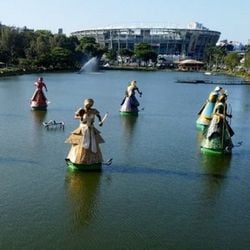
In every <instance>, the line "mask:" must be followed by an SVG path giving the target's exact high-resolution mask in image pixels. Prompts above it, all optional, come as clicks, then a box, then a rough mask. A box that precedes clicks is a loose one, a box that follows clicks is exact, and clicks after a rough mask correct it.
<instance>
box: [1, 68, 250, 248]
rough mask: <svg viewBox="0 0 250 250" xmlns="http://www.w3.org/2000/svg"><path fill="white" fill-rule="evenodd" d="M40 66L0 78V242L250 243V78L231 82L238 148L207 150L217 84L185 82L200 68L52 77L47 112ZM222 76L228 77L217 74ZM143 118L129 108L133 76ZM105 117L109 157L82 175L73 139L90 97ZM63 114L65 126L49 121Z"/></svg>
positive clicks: (92, 244) (83, 245) (183, 245)
mask: <svg viewBox="0 0 250 250" xmlns="http://www.w3.org/2000/svg"><path fill="white" fill-rule="evenodd" d="M37 77H38V75H23V76H15V77H8V78H0V99H1V105H0V119H1V122H0V146H1V149H0V171H1V174H0V249H1V250H2V249H4V250H5V249H18V250H19V249H249V247H250V240H249V234H250V213H249V209H250V198H249V190H250V182H249V179H250V167H249V166H250V131H249V124H250V86H246V85H244V86H236V85H230V86H226V88H227V90H228V92H229V97H228V101H229V103H230V104H231V106H232V113H233V118H232V121H231V126H232V128H233V129H234V131H235V135H234V137H233V142H234V143H237V142H238V141H243V144H242V146H241V147H238V148H234V149H233V153H232V156H231V157H228V156H217V155H215V156H214V155H212V156H209V155H203V154H201V152H200V148H199V145H200V140H201V137H202V134H201V133H200V132H198V131H197V129H196V119H197V112H198V111H199V109H200V107H201V105H202V104H203V102H204V101H205V99H206V98H207V96H208V94H209V92H210V91H211V90H212V89H213V88H214V87H215V86H214V85H212V84H180V83H176V80H178V79H187V78H188V79H203V78H204V79H207V78H208V76H205V75H203V74H201V73H177V72H125V71H107V72H98V73H82V74H74V73H67V74H44V75H43V77H44V79H45V82H46V84H47V87H48V93H46V95H47V97H48V99H49V101H50V104H49V106H48V111H47V112H45V113H44V112H34V111H31V110H30V107H29V99H30V97H31V96H32V94H33V91H34V86H33V82H34V81H35V80H36V78H37ZM209 77H210V78H212V79H213V80H214V79H216V80H217V81H222V82H224V81H232V78H231V77H225V76H209ZM133 79H135V80H137V83H138V86H139V88H140V90H141V91H142V92H143V95H142V98H138V100H139V101H140V103H141V106H140V107H141V112H140V113H139V116H138V117H127V116H120V115H119V109H120V103H121V100H122V98H123V95H124V91H125V88H126V86H127V84H128V82H129V81H130V80H133ZM89 97H90V98H93V99H94V100H95V107H96V108H97V109H98V110H99V111H100V112H101V114H102V115H104V114H105V113H106V112H108V118H107V120H106V121H105V124H104V125H103V127H101V128H98V129H100V131H101V132H102V136H103V138H104V139H105V141H106V143H105V144H102V145H101V149H102V152H103V156H104V159H105V160H108V159H109V158H113V164H112V165H111V166H104V167H103V171H102V172H101V173H80V172H73V171H70V170H69V169H67V168H66V164H65V161H64V158H65V157H66V155H67V153H68V151H69V145H68V144H64V140H65V139H66V138H67V136H68V135H69V133H70V132H71V131H72V130H73V129H74V128H76V127H77V125H78V121H76V120H75V119H74V112H75V111H76V109H77V108H78V107H80V106H81V105H82V102H83V100H84V99H85V98H89ZM49 120H56V121H64V122H65V129H64V130H60V129H57V130H46V129H45V128H44V127H43V125H42V122H43V121H49Z"/></svg>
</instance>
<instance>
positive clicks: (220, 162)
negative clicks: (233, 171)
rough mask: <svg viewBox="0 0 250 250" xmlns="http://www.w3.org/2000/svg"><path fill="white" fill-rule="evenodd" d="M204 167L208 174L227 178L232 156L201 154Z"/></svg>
mask: <svg viewBox="0 0 250 250" xmlns="http://www.w3.org/2000/svg"><path fill="white" fill-rule="evenodd" d="M201 156H202V159H201V160H202V166H203V169H204V171H206V173H209V174H211V175H214V176H215V177H218V178H219V177H221V178H223V176H225V174H226V172H227V170H228V169H229V167H230V162H231V158H232V156H231V155H230V154H228V155H227V154H222V155H213V154H201Z"/></svg>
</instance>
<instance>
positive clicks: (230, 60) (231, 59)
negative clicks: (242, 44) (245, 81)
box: [225, 52, 240, 70]
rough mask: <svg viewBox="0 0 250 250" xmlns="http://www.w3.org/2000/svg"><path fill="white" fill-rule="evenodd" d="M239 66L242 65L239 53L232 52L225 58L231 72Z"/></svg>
mask: <svg viewBox="0 0 250 250" xmlns="http://www.w3.org/2000/svg"><path fill="white" fill-rule="evenodd" d="M239 64H240V57H239V55H238V53H237V52H231V53H228V54H227V55H226V56H225V65H226V66H227V67H228V68H229V69H230V70H234V68H235V67H236V66H238V65H239Z"/></svg>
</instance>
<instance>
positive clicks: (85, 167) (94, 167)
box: [65, 159, 102, 171]
mask: <svg viewBox="0 0 250 250" xmlns="http://www.w3.org/2000/svg"><path fill="white" fill-rule="evenodd" d="M65 161H66V163H67V166H68V168H70V169H72V170H78V171H101V170H102V163H101V162H100V163H93V164H76V163H73V162H71V161H70V160H69V159H65Z"/></svg>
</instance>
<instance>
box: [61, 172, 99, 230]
mask: <svg viewBox="0 0 250 250" xmlns="http://www.w3.org/2000/svg"><path fill="white" fill-rule="evenodd" d="M100 178H101V173H93V172H92V173H83V172H77V171H71V170H68V172H67V175H66V178H65V184H66V188H67V194H68V199H69V201H70V205H71V207H72V217H73V225H74V226H77V227H81V226H84V225H89V224H90V222H91V220H92V218H93V217H95V213H96V206H97V197H98V192H99V184H100Z"/></svg>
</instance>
